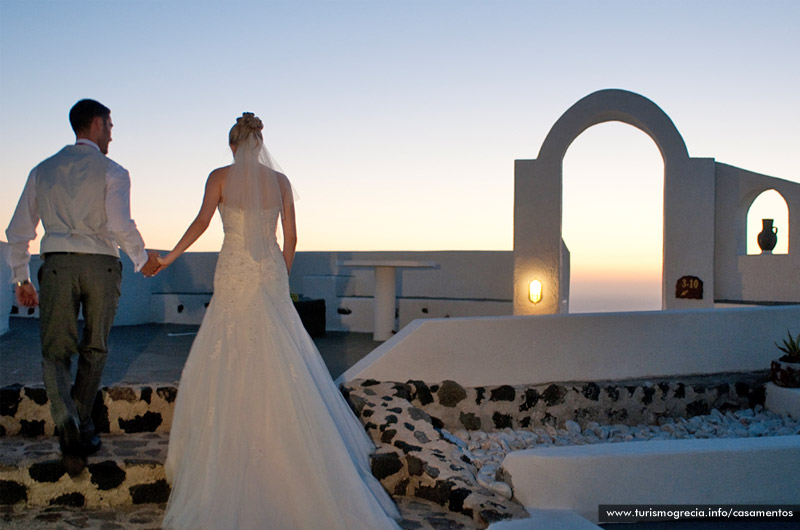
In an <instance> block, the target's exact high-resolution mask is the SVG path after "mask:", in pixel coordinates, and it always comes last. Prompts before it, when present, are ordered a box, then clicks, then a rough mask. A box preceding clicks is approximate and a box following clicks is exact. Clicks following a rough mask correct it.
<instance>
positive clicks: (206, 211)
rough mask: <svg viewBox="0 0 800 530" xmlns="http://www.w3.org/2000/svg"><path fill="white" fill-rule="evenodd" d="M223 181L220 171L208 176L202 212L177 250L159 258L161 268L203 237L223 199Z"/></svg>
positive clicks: (190, 226)
mask: <svg viewBox="0 0 800 530" xmlns="http://www.w3.org/2000/svg"><path fill="white" fill-rule="evenodd" d="M222 181H223V176H222V173H221V171H220V170H219V169H217V170H214V171H212V172H211V174H210V175H209V176H208V180H207V181H206V191H205V195H204V196H203V204H202V206H200V211H199V212H198V213H197V217H195V219H194V221H192V224H190V225H189V228H187V229H186V233H185V234H183V237H182V238H181V239H180V241H178V244H177V245H175V248H173V249H172V251H171V252H170V253H169V254H167V255H166V256H165V257H163V258H158V261H159V262H160V263H161V267H162V268H163V267H166V266H168V265H170V264H171V263H172V262H173V261H175V260H176V259H178V256H180V255H181V254H183V253H184V252H185V251H186V249H187V248H189V247H190V246H191V245H192V243H194V242H195V241H197V238H198V237H200V236H201V235H203V232H205V231H206V228H208V224H209V223H210V222H211V218H212V217H214V211H215V210H216V209H217V206H218V205H219V203H220V200H221V199H222Z"/></svg>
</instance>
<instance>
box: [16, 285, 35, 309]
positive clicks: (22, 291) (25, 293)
mask: <svg viewBox="0 0 800 530" xmlns="http://www.w3.org/2000/svg"><path fill="white" fill-rule="evenodd" d="M14 294H16V295H17V302H19V304H20V305H22V306H25V307H36V306H37V305H39V295H38V294H37V293H36V287H34V286H33V284H32V283H30V282H28V283H23V284H22V285H17V286H16V287H15V288H14Z"/></svg>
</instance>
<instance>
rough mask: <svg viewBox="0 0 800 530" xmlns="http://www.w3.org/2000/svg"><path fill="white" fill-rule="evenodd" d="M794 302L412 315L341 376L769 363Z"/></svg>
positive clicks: (718, 368) (509, 376)
mask: <svg viewBox="0 0 800 530" xmlns="http://www.w3.org/2000/svg"><path fill="white" fill-rule="evenodd" d="M798 326H800V306H780V307H755V308H737V309H698V310H683V311H651V312H636V313H597V314H575V315H542V316H516V317H486V318H452V319H434V320H417V321H414V322H413V323H411V324H410V325H409V326H407V327H406V328H404V329H403V330H402V331H400V332H399V333H398V334H397V335H395V336H394V337H392V338H391V339H390V340H388V341H387V342H385V343H384V344H382V345H381V346H379V347H378V348H377V349H375V350H374V351H373V352H371V353H370V354H369V355H367V356H366V357H365V358H364V359H362V360H361V361H359V362H358V363H356V364H355V365H354V366H353V367H352V368H351V369H350V370H348V371H347V372H345V373H344V374H343V375H342V376H341V377H340V378H339V380H338V382H339V383H342V382H347V381H351V380H353V379H366V378H373V379H377V380H382V381H407V380H409V379H419V380H423V381H429V382H437V381H443V380H448V379H449V380H454V381H458V382H459V383H460V384H462V385H465V386H489V385H504V384H507V385H525V384H543V383H549V382H566V381H603V380H624V379H641V378H650V377H672V376H678V375H701V374H709V373H725V372H748V371H757V370H767V369H768V368H769V363H770V361H771V360H772V359H774V358H776V357H778V356H779V354H780V352H779V351H778V349H777V348H776V347H775V344H774V343H775V341H776V340H778V339H779V338H781V337H783V336H785V335H786V330H787V329H792V330H795V331H797V328H798Z"/></svg>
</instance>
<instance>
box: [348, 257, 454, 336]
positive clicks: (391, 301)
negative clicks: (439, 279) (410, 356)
mask: <svg viewBox="0 0 800 530" xmlns="http://www.w3.org/2000/svg"><path fill="white" fill-rule="evenodd" d="M338 265H339V266H340V267H370V268H374V269H375V300H374V311H373V318H374V322H375V326H374V331H373V335H372V338H373V339H374V340H379V341H384V340H388V339H389V338H391V336H392V328H394V314H395V304H396V297H397V274H396V273H397V269H398V268H404V269H405V268H408V269H433V268H436V267H438V266H439V265H438V264H437V263H436V262H434V261H414V260H378V259H355V260H345V261H340V262H338Z"/></svg>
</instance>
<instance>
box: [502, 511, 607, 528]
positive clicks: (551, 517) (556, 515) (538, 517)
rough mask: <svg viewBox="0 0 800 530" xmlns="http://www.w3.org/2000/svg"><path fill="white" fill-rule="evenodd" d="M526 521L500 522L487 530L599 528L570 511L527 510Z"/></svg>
mask: <svg viewBox="0 0 800 530" xmlns="http://www.w3.org/2000/svg"><path fill="white" fill-rule="evenodd" d="M529 512H530V514H531V516H530V517H529V518H527V519H515V520H513V521H500V522H497V523H493V524H490V525H489V527H488V529H487V530H542V529H547V530H598V529H599V528H600V527H599V526H597V525H596V524H594V523H592V522H590V521H588V520H587V519H584V518H583V517H581V516H580V515H578V514H577V513H575V512H573V511H572V510H529Z"/></svg>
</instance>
